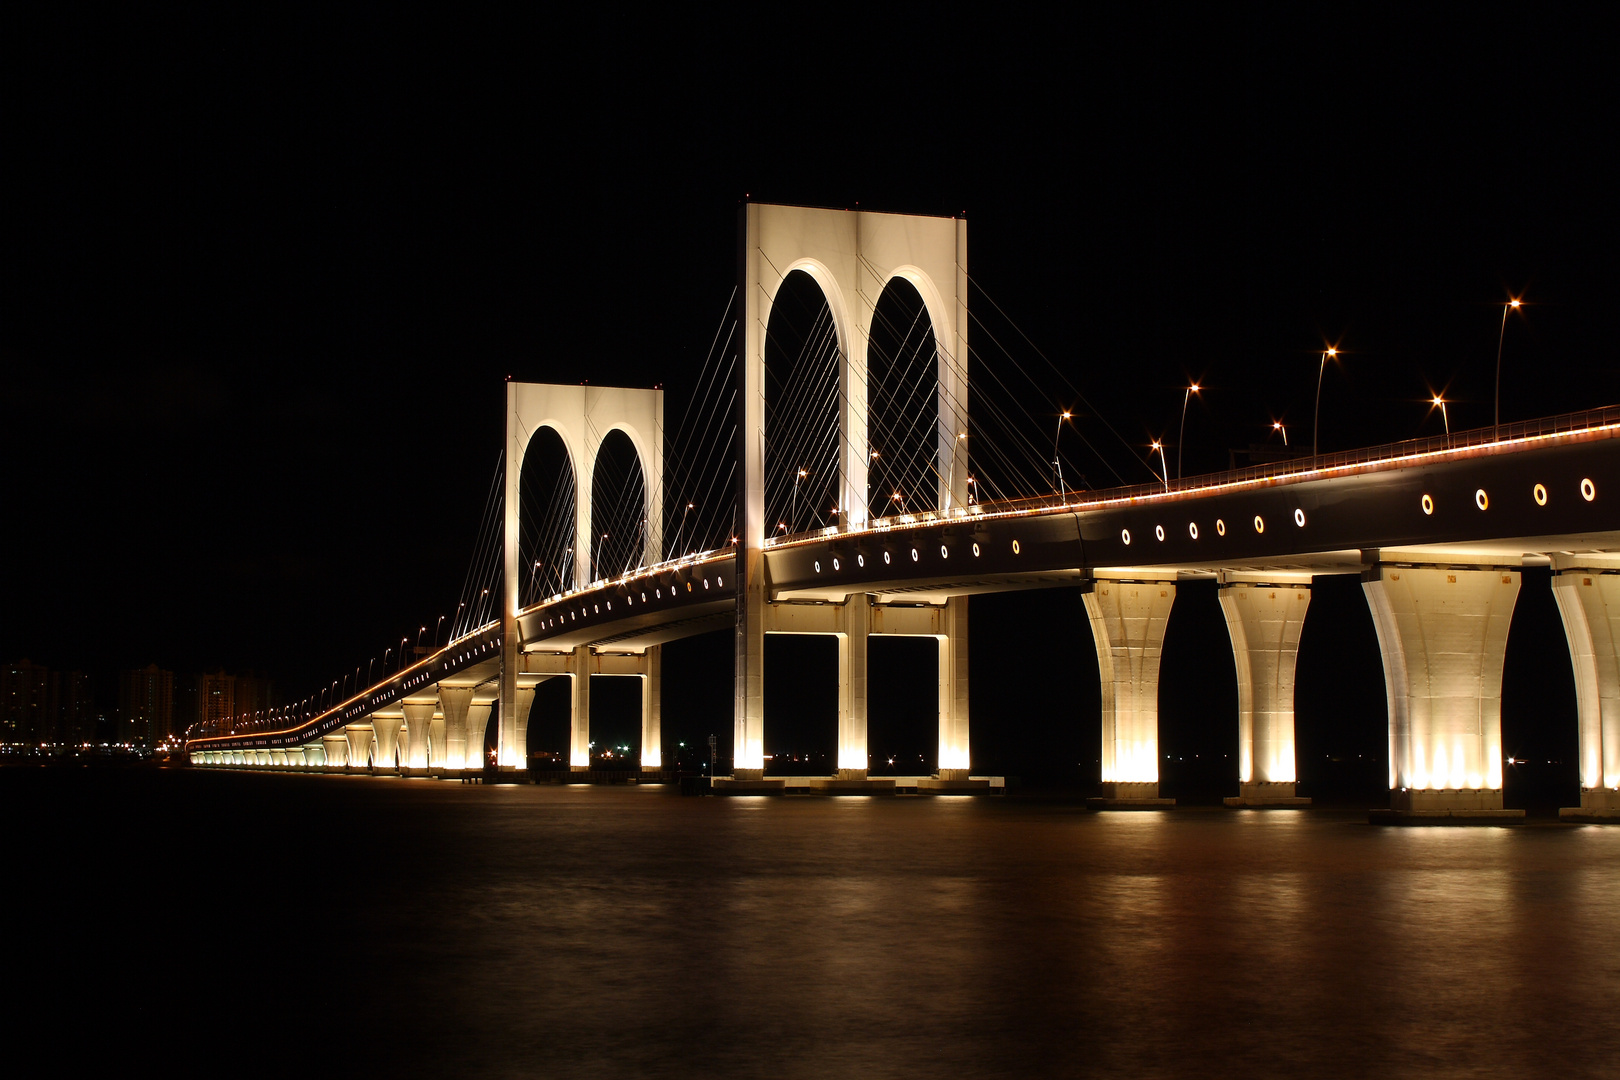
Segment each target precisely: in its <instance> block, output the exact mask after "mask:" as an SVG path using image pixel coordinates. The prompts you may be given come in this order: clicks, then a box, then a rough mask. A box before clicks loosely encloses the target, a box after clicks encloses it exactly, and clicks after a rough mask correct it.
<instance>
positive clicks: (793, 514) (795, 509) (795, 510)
mask: <svg viewBox="0 0 1620 1080" xmlns="http://www.w3.org/2000/svg"><path fill="white" fill-rule="evenodd" d="M809 475H810V473H809V472H808V471H806V470H804V469H800V470H799V474H798V475H797V476H795V477H794V478H793V505H792V506H791V507H790V508H789V509H788V520H789V521H791V522H792V523H793V528H794V529H797V528H798V527H799V481H801V480H803V479H804V478H805V477H807V476H809ZM789 531H791V530H789Z"/></svg>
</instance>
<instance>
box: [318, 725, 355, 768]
mask: <svg viewBox="0 0 1620 1080" xmlns="http://www.w3.org/2000/svg"><path fill="white" fill-rule="evenodd" d="M321 743H322V745H323V746H324V747H325V748H326V753H325V755H324V765H325V769H326V771H327V772H342V771H343V770H344V769H347V768H348V767H349V740H348V738H347V737H346V736H345V735H344V734H343V733H342V732H338V733H337V734H335V735H327V736H324V737H323V738H322V739H321Z"/></svg>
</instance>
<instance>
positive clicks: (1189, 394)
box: [1176, 383, 1198, 480]
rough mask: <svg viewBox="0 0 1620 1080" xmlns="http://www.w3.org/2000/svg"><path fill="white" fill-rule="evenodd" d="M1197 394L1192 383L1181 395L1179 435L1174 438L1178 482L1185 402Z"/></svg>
mask: <svg viewBox="0 0 1620 1080" xmlns="http://www.w3.org/2000/svg"><path fill="white" fill-rule="evenodd" d="M1196 393H1198V384H1197V383H1192V384H1191V385H1189V386H1188V387H1187V389H1186V391H1184V392H1183V393H1182V395H1181V434H1180V435H1177V436H1176V479H1177V480H1180V479H1181V477H1182V472H1181V444H1182V443H1183V442H1185V441H1186V439H1187V402H1188V400H1189V399H1190V398H1191V397H1192V396H1193V395H1194V394H1196Z"/></svg>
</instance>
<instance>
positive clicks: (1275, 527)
mask: <svg viewBox="0 0 1620 1080" xmlns="http://www.w3.org/2000/svg"><path fill="white" fill-rule="evenodd" d="M1617 432H1620V407H1611V408H1608V409H1602V410H1594V411H1591V412H1587V413H1581V414H1574V415H1571V416H1564V417H1556V418H1550V419H1547V420H1539V421H1530V422H1526V423H1521V424H1514V425H1503V426H1502V428H1501V429H1499V430H1497V429H1482V430H1481V431H1475V432H1463V433H1458V434H1456V435H1451V436H1444V437H1439V438H1433V439H1425V440H1417V441H1412V442H1407V443H1399V444H1392V445H1389V446H1383V447H1375V448H1370V449H1368V450H1363V451H1354V452H1349V453H1343V454H1334V455H1324V456H1321V457H1318V458H1314V459H1309V458H1307V459H1299V460H1296V461H1292V462H1287V463H1283V464H1280V465H1276V466H1265V467H1255V468H1250V469H1245V470H1238V471H1234V472H1229V473H1221V474H1215V475H1210V476H1200V477H1192V478H1188V479H1185V480H1182V481H1172V482H1170V483H1169V484H1168V485H1143V486H1139V487H1135V488H1124V489H1114V490H1105V491H1088V492H1077V493H1070V494H1069V495H1068V497H1067V498H1065V499H1061V500H1060V499H1059V498H1058V497H1057V496H1055V495H1054V496H1051V497H1048V498H1046V499H1039V500H1029V501H1026V502H1023V503H1011V504H986V505H978V506H970V507H958V508H956V509H955V510H954V511H953V512H950V513H934V512H927V513H918V514H908V515H899V516H895V517H890V518H882V519H876V520H874V521H873V522H871V523H870V525H867V526H865V527H861V528H854V529H844V528H830V529H826V530H822V531H819V532H815V533H807V534H800V535H797V536H792V537H781V538H777V539H775V540H772V541H768V542H767V545H766V550H765V552H764V560H763V561H764V565H765V579H766V584H765V593H766V600H767V609H768V610H767V631H768V632H808V633H832V634H837V635H839V637H840V641H841V644H842V645H844V646H847V645H848V643H849V642H850V641H851V640H856V639H858V645H859V647H858V648H848V647H845V648H841V660H840V664H841V672H840V684H841V686H842V687H843V688H844V689H843V692H842V695H841V697H842V700H841V706H840V762H839V764H840V775H841V776H843V777H845V778H846V779H848V780H853V781H859V780H862V779H864V777H865V769H864V764H865V756H864V754H865V715H864V713H865V708H864V705H865V703H864V682H865V658H864V654H865V647H864V645H865V637H866V636H867V635H869V634H871V633H902V634H917V635H926V636H935V637H937V638H939V639H940V642H941V673H940V684H941V685H940V693H941V732H942V733H941V771H940V774H939V775H940V776H941V777H945V778H947V779H950V778H955V779H965V778H966V774H967V769H966V768H965V766H966V762H965V760H962V761H960V762H954V761H953V762H952V763H951V764H958V765H961V766H963V767H961V768H957V769H951V768H949V766H948V765H947V760H946V759H947V748H946V747H947V742H948V741H951V740H953V739H954V740H955V743H956V744H958V745H959V746H960V747H961V748H962V749H961V753H962V755H963V756H964V758H965V747H966V715H965V708H966V706H965V702H966V664H965V654H966V625H967V620H966V601H965V599H964V598H966V597H968V596H971V595H972V594H975V593H982V592H994V591H1008V590H1018V589H1031V588H1043V587H1051V586H1056V585H1072V584H1081V585H1082V586H1083V587H1084V589H1085V590H1086V608H1087V614H1088V617H1089V618H1090V621H1091V623H1092V629H1093V631H1094V637H1095V638H1096V645H1097V652H1098V660H1099V664H1100V665H1101V667H1102V669H1103V671H1102V673H1103V680H1104V693H1103V698H1104V700H1103V713H1104V717H1103V720H1104V747H1103V750H1104V779H1105V781H1107V782H1108V786H1109V788H1110V796H1111V803H1110V804H1111V805H1122V806H1128V805H1141V806H1151V805H1164V804H1166V803H1167V802H1168V800H1162V799H1159V798H1158V791H1157V760H1158V753H1157V706H1156V697H1157V674H1158V672H1157V668H1158V647H1159V645H1160V644H1161V643H1162V640H1163V631H1164V625H1165V622H1166V620H1167V618H1168V612H1169V607H1170V603H1172V602H1173V598H1174V582H1175V581H1176V580H1178V579H1185V578H1196V577H1215V578H1218V579H1219V580H1220V581H1221V583H1222V606H1223V610H1225V611H1226V614H1227V620H1228V626H1229V629H1230V630H1231V631H1232V636H1233V644H1234V652H1235V655H1236V656H1237V663H1238V669H1239V684H1240V699H1241V700H1240V711H1241V712H1242V713H1243V715H1242V716H1240V718H1239V723H1240V732H1241V735H1242V739H1241V740H1240V741H1241V743H1242V751H1243V753H1242V755H1241V756H1242V759H1243V760H1242V765H1241V770H1240V771H1241V775H1240V790H1241V792H1242V794H1241V795H1240V796H1238V797H1237V799H1236V800H1233V801H1236V802H1240V803H1246V804H1249V805H1299V804H1301V803H1303V802H1304V800H1300V799H1298V798H1297V797H1296V796H1295V793H1294V790H1293V789H1294V783H1293V782H1294V761H1293V715H1292V713H1293V703H1292V689H1293V661H1294V650H1295V649H1297V643H1298V632H1299V627H1300V625H1301V624H1302V622H1303V616H1304V611H1305V606H1306V605H1307V604H1308V602H1309V581H1310V578H1311V576H1313V575H1316V574H1343V573H1357V574H1360V575H1362V578H1363V582H1364V587H1365V588H1366V590H1367V594H1368V599H1369V604H1370V605H1371V607H1372V609H1373V614H1374V622H1375V625H1376V626H1377V627H1378V630H1379V638H1380V646H1381V648H1382V650H1383V652H1384V660H1385V673H1386V683H1387V685H1388V689H1389V695H1390V711H1391V716H1390V723H1391V767H1390V786H1391V793H1392V794H1391V801H1392V807H1393V808H1394V810H1395V811H1397V812H1399V813H1402V814H1405V815H1408V816H1412V815H1419V816H1421V815H1440V816H1445V815H1450V816H1453V817H1459V818H1461V817H1486V818H1490V817H1492V816H1494V815H1500V814H1505V813H1508V812H1506V811H1502V810H1501V790H1500V789H1501V779H1500V772H1501V755H1500V685H1501V679H1500V675H1501V661H1502V653H1503V650H1504V648H1505V639H1506V631H1507V624H1508V621H1509V620H1510V619H1511V613H1512V603H1513V600H1514V598H1515V597H1516V595H1517V589H1518V580H1519V574H1518V571H1519V569H1520V568H1521V567H1522V566H1523V565H1526V564H1538V565H1551V566H1552V567H1553V568H1554V572H1555V589H1557V590H1558V592H1557V595H1558V599H1559V603H1560V610H1561V612H1562V614H1563V615H1564V620H1565V626H1566V630H1567V631H1568V632H1569V633H1570V637H1571V644H1572V648H1573V649H1574V651H1575V666H1576V671H1577V684H1578V686H1577V690H1578V696H1579V697H1580V699H1581V703H1580V710H1581V719H1580V724H1581V732H1582V739H1581V742H1582V807H1581V808H1576V812H1578V813H1580V814H1582V815H1585V816H1587V817H1597V818H1603V817H1608V816H1612V815H1613V814H1614V813H1616V812H1620V791H1617V789H1620V661H1617V659H1616V655H1615V653H1616V643H1617V642H1620V623H1616V625H1615V628H1614V629H1612V630H1611V628H1610V625H1609V620H1610V619H1611V618H1620V589H1617V588H1616V587H1617V586H1620V558H1617V554H1616V553H1620V443H1616V441H1615V438H1616V434H1617ZM736 562H737V552H736V550H735V549H733V548H727V549H722V550H719V551H712V552H706V553H703V554H700V555H696V556H692V557H689V558H683V559H676V560H672V561H668V562H665V563H663V564H660V565H657V566H654V567H650V568H646V569H644V570H640V571H637V572H634V573H632V574H630V575H626V576H624V577H622V578H616V579H612V580H605V581H599V582H596V583H593V584H592V585H590V586H589V587H586V588H584V589H580V590H576V591H574V592H571V593H568V594H563V595H558V596H553V597H550V598H547V599H546V600H543V601H542V602H540V603H537V604H535V605H533V606H531V607H529V608H526V609H524V610H522V611H521V612H519V613H518V614H517V616H516V620H515V624H516V627H517V629H518V633H519V642H520V645H521V651H522V655H521V659H520V670H521V672H522V674H520V676H519V678H520V680H522V681H524V682H526V683H527V685H528V686H529V687H530V693H529V697H530V698H531V699H532V685H533V682H534V681H537V680H538V679H541V678H548V677H553V676H556V675H563V674H568V675H574V676H575V679H574V683H575V685H576V688H577V689H576V693H575V709H576V723H575V731H574V735H573V740H574V745H573V747H572V748H571V755H572V757H573V759H574V765H575V766H576V767H579V765H580V764H581V762H580V760H579V758H580V755H581V752H582V746H584V747H588V738H587V736H588V683H589V680H588V679H585V678H580V677H579V676H581V675H584V674H587V673H599V674H625V675H641V676H642V677H643V678H651V679H652V680H653V681H654V684H656V679H657V671H656V665H657V661H656V656H657V652H658V650H657V646H659V645H661V644H662V643H664V642H668V641H671V640H676V639H678V638H681V637H686V636H690V635H693V634H698V633H703V632H705V631H709V630H714V629H721V628H726V627H730V626H733V625H735V623H736V617H737V616H736V612H737V605H738V594H737V585H738V582H737V566H736ZM1403 574H1404V580H1405V583H1404V584H1402V580H1403ZM1459 576H1460V577H1461V585H1460V587H1458V586H1459ZM1577 580H1579V581H1584V582H1586V583H1587V584H1586V586H1585V589H1586V591H1585V592H1583V591H1582V589H1581V587H1579V586H1575V585H1573V584H1572V582H1575V581H1577ZM1594 580H1596V582H1597V584H1596V586H1595V587H1594V586H1593V584H1592V583H1593V582H1594ZM1436 583H1438V584H1436ZM1448 587H1450V591H1447V590H1448ZM1492 587H1499V588H1497V589H1496V591H1495V592H1493V591H1492ZM1279 590H1280V595H1281V596H1282V598H1283V599H1284V600H1285V601H1286V600H1288V599H1290V598H1291V599H1292V600H1293V601H1294V606H1293V607H1292V608H1291V609H1286V610H1285V609H1284V608H1282V607H1278V605H1277V598H1278V596H1279ZM1267 593H1268V594H1269V596H1264V595H1263V594H1267ZM1155 594H1156V595H1155ZM1465 594H1466V595H1465ZM1583 597H1584V598H1585V602H1584V605H1583ZM1255 598H1261V599H1255ZM1251 600H1252V601H1254V602H1253V603H1251V602H1250V601H1251ZM852 601H855V603H852ZM857 607H858V608H859V609H860V610H859V611H858V612H857V611H854V610H853V609H854V608H857ZM1262 609H1263V610H1262ZM1611 610H1613V611H1614V612H1615V613H1616V614H1615V615H1614V616H1611V615H1610V614H1609V612H1610V611H1611ZM953 638H954V639H955V641H956V646H955V647H956V648H957V649H959V650H960V651H959V654H958V653H955V652H953V651H952V646H951V644H950V642H951V639H953ZM499 644H500V624H498V623H496V624H491V625H490V626H487V627H485V628H483V629H481V630H480V631H478V632H477V633H476V634H475V635H473V636H472V637H470V638H468V639H464V640H463V641H459V642H456V643H454V644H453V645H452V646H450V647H448V648H446V649H445V650H441V651H440V652H438V653H436V654H434V655H433V656H431V657H428V658H425V659H424V660H423V661H422V662H420V663H419V664H418V665H416V666H415V667H413V668H409V669H406V671H404V672H401V673H399V674H398V675H396V676H395V677H394V678H393V679H391V680H387V681H385V682H384V683H381V684H379V685H378V686H376V687H372V688H369V689H368V690H367V691H366V692H365V693H363V694H361V695H358V696H357V697H356V698H354V699H351V700H350V701H348V702H345V703H343V704H342V705H340V706H339V707H338V708H337V709H335V710H332V711H329V712H327V713H325V714H322V715H321V716H320V717H316V718H313V719H312V720H311V721H309V722H308V723H304V724H300V725H298V726H296V727H293V728H289V729H288V730H286V731H284V732H277V733H269V734H261V735H256V736H253V737H252V738H249V739H244V738H240V737H237V738H222V739H212V740H198V741H196V742H194V743H193V749H194V754H195V753H196V752H201V753H203V754H205V755H206V754H207V753H209V752H213V753H214V754H215V757H214V758H213V759H209V758H207V757H206V756H205V757H204V760H221V761H223V760H226V759H227V757H228V756H229V755H230V754H231V753H232V752H234V753H235V754H236V756H237V758H239V759H244V758H243V754H242V751H250V752H252V751H257V752H259V753H260V754H261V755H262V754H263V751H265V750H267V749H268V750H271V751H272V752H273V751H274V750H276V749H278V748H286V752H288V753H289V754H290V751H291V749H292V748H293V747H295V746H300V745H301V746H309V745H310V744H311V743H312V742H313V741H315V740H320V739H325V740H326V743H327V745H328V746H330V745H331V742H332V739H333V732H341V731H343V730H345V729H346V728H347V727H349V726H353V725H355V724H356V723H357V722H358V721H361V720H363V719H364V718H365V717H366V716H368V715H376V714H377V713H378V712H379V711H380V710H384V709H387V708H388V707H390V706H393V705H394V704H396V703H401V708H402V709H404V708H405V705H406V704H408V703H410V700H411V696H412V694H413V692H414V693H416V694H418V695H419V701H418V702H417V705H418V708H419V711H420V709H421V706H423V705H425V704H428V703H429V700H430V699H431V697H432V693H431V691H432V689H433V686H434V685H444V686H447V687H452V688H457V687H458V686H459V687H464V688H467V690H468V693H469V694H471V695H474V696H476V697H481V698H482V699H483V701H484V702H487V701H489V700H492V697H493V695H492V693H491V691H490V690H489V686H490V685H491V683H492V681H494V680H497V678H498V668H499V653H500V647H499ZM852 653H858V654H859V656H858V657H850V656H847V655H845V654H852ZM1245 653H1247V654H1248V655H1247V656H1245V655H1244V654H1245ZM649 658H651V659H649ZM1594 658H1595V659H1594ZM1583 665H1584V669H1585V670H1584V671H1583ZM621 668H622V670H620V669H621ZM958 668H959V669H960V670H958ZM525 676H527V677H528V678H525ZM581 684H583V687H581ZM1482 686H1483V687H1484V689H1482V690H1481V689H1480V687H1482ZM581 693H583V694H584V695H585V696H584V699H583V701H581V699H580V697H581ZM655 696H656V695H655V686H654V687H650V688H649V692H648V693H647V694H646V695H644V698H652V697H655ZM856 698H859V699H861V700H858V701H857V700H855V699H856ZM1463 699H1466V700H1463ZM522 704H523V705H524V706H526V704H527V702H524V703H522ZM484 708H485V710H486V715H487V708H488V706H487V704H485V705H484ZM520 710H521V712H522V713H523V714H525V715H524V716H523V719H524V720H526V713H527V708H526V707H521V706H520ZM953 710H954V711H956V712H959V713H960V714H961V715H960V716H959V717H956V718H955V719H956V720H957V721H958V722H959V726H960V731H958V732H956V733H955V734H954V735H948V734H947V733H946V727H947V720H946V714H947V713H948V712H952V711H953ZM581 711H583V712H584V714H585V717H584V719H583V725H582V722H581V719H580V717H579V716H578V713H580V712H581ZM649 712H651V713H652V714H656V704H653V705H652V706H651V708H650V710H649V708H648V707H646V706H644V718H646V717H647V715H648V713H649ZM417 726H418V727H419V728H420V727H423V724H421V723H418V725H417ZM582 726H583V728H584V730H583V731H581V727H582ZM523 727H526V724H520V727H519V730H520V731H521V730H522V728H523ZM478 735H479V736H480V737H479V738H478V739H477V740H476V742H475V741H474V738H473V733H472V732H471V731H470V730H469V731H467V734H466V735H465V745H466V746H467V748H468V749H469V750H470V748H471V747H472V746H473V745H481V744H482V738H481V735H482V724H481V723H480V724H479V732H478ZM644 737H651V738H652V739H653V740H654V742H653V744H652V754H654V755H655V754H656V750H657V744H656V738H657V725H656V716H655V715H654V716H653V717H652V726H651V727H650V728H647V727H644ZM378 738H379V739H381V738H383V735H382V734H381V733H379V735H378ZM414 741H415V740H414V739H413V742H414ZM441 745H442V744H441ZM221 752H224V756H221ZM348 753H349V759H350V760H355V757H354V754H355V748H354V747H353V745H352V741H351V745H350V746H349V747H348ZM587 754H588V751H587ZM330 756H331V755H328V760H330ZM456 756H457V757H458V758H459V756H460V755H456ZM443 757H444V755H442V754H441V755H440V758H441V760H443ZM403 758H404V755H403V754H402V760H403ZM418 758H420V755H418ZM244 760H245V759H244ZM379 760H380V758H379ZM259 761H260V763H270V762H266V761H265V760H264V758H263V757H262V756H261V757H260V758H259ZM287 761H288V762H289V763H295V762H293V759H292V758H291V756H289V757H288V758H287ZM307 761H308V759H307V758H306V762H307ZM586 761H588V756H587V757H586ZM457 763H458V764H459V763H460V762H459V761H458V762H457ZM465 766H466V767H468V768H471V767H473V759H472V757H471V754H470V753H469V754H468V755H467V756H466V759H465ZM450 771H452V772H453V771H454V770H453V769H452V770H450Z"/></svg>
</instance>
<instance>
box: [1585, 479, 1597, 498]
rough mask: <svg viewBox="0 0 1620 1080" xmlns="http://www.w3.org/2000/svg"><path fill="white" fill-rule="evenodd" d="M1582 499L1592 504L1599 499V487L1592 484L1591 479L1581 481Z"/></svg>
mask: <svg viewBox="0 0 1620 1080" xmlns="http://www.w3.org/2000/svg"><path fill="white" fill-rule="evenodd" d="M1581 498H1583V499H1585V500H1586V501H1587V502H1591V501H1592V500H1593V499H1595V498H1597V487H1596V485H1594V484H1593V483H1592V480H1591V478H1590V477H1587V478H1584V479H1582V480H1581Z"/></svg>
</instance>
